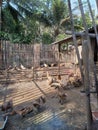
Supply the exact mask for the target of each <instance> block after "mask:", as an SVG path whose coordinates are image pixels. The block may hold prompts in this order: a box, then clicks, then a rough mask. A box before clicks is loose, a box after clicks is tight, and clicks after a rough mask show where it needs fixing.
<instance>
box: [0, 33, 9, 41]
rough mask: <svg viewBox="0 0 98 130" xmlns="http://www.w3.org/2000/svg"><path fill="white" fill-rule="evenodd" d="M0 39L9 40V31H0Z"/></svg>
mask: <svg viewBox="0 0 98 130" xmlns="http://www.w3.org/2000/svg"><path fill="white" fill-rule="evenodd" d="M0 39H6V40H9V33H5V32H3V31H0Z"/></svg>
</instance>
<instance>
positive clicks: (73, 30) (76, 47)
mask: <svg viewBox="0 0 98 130" xmlns="http://www.w3.org/2000/svg"><path fill="white" fill-rule="evenodd" d="M68 7H69V14H70V20H71V25H72V36H73V42H74V46H75V49H76V54H77V58H78V62H79V67H80V72H81V77H82V81H83V83H84V74H83V69H82V64H81V60H80V55H79V50H78V45H77V39H76V35H75V29H74V22H73V16H72V9H71V3H70V0H68Z"/></svg>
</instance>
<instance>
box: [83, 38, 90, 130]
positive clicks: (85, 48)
mask: <svg viewBox="0 0 98 130" xmlns="http://www.w3.org/2000/svg"><path fill="white" fill-rule="evenodd" d="M82 51H83V64H84V73H85V74H84V80H85V81H84V85H85V92H86V109H87V130H92V112H91V105H90V79H89V58H88V57H89V48H88V41H87V40H84V42H83V49H82Z"/></svg>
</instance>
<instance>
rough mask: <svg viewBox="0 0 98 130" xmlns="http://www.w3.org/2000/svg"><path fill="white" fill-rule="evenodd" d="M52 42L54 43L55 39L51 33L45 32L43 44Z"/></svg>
mask: <svg viewBox="0 0 98 130" xmlns="http://www.w3.org/2000/svg"><path fill="white" fill-rule="evenodd" d="M52 42H53V37H52V36H51V35H50V34H49V33H47V32H44V33H43V35H42V43H43V44H51V43H52Z"/></svg>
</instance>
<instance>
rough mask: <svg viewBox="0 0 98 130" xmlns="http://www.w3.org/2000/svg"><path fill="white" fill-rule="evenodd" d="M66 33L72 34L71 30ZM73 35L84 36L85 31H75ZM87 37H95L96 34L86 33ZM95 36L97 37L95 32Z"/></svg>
mask: <svg viewBox="0 0 98 130" xmlns="http://www.w3.org/2000/svg"><path fill="white" fill-rule="evenodd" d="M66 34H68V35H72V32H71V31H66ZM75 35H76V36H77V37H82V36H85V35H86V33H85V32H75ZM88 35H89V37H91V38H95V37H96V34H95V33H88ZM97 37H98V34H97Z"/></svg>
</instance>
